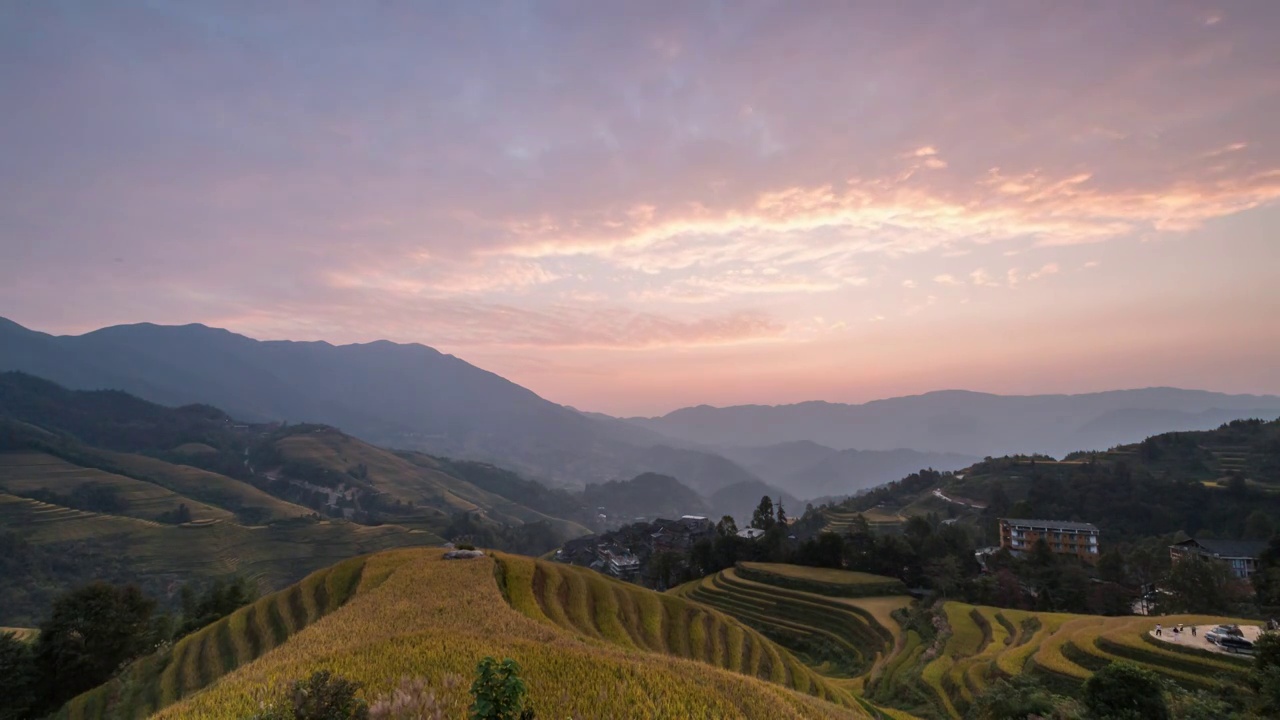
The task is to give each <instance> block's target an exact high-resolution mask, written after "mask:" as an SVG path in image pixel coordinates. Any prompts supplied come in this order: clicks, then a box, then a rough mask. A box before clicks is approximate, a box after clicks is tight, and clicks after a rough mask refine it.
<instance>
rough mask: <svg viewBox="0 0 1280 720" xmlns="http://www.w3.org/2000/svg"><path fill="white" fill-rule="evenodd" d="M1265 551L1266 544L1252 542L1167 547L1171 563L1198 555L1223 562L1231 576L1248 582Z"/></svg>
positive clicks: (1185, 543)
mask: <svg viewBox="0 0 1280 720" xmlns="http://www.w3.org/2000/svg"><path fill="white" fill-rule="evenodd" d="M1266 549H1267V543H1265V542H1262V541H1254V540H1196V539H1195V538H1192V539H1190V540H1183V541H1182V542H1180V543H1178V544H1176V545H1170V546H1169V558H1170V559H1171V560H1172V561H1173V562H1178V561H1179V560H1181V559H1183V558H1185V557H1187V556H1189V555H1199V556H1200V557H1203V558H1210V559H1213V560H1218V561H1220V562H1224V563H1226V564H1227V566H1228V567H1230V568H1231V572H1232V574H1234V575H1235V576H1236V577H1238V578H1240V579H1242V580H1248V579H1249V578H1250V577H1252V576H1253V573H1254V572H1256V571H1257V570H1258V556H1259V555H1261V554H1262V551H1263V550H1266Z"/></svg>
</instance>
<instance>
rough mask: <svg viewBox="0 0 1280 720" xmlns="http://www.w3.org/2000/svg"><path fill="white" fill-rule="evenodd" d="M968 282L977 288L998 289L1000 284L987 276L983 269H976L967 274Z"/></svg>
mask: <svg viewBox="0 0 1280 720" xmlns="http://www.w3.org/2000/svg"><path fill="white" fill-rule="evenodd" d="M969 280H970V281H971V282H973V284H974V285H977V286H979V287H1000V283H999V282H997V281H996V280H995V279H994V278H992V277H991V276H990V275H988V274H987V271H986V270H985V269H983V268H978V269H977V270H974V271H973V272H971V273H969Z"/></svg>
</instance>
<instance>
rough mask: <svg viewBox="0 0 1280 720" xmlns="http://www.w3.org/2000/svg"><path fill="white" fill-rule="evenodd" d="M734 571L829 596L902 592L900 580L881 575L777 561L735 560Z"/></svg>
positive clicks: (754, 578)
mask: <svg viewBox="0 0 1280 720" xmlns="http://www.w3.org/2000/svg"><path fill="white" fill-rule="evenodd" d="M734 572H735V573H736V575H738V576H740V577H742V578H743V579H746V580H751V581H754V582H759V583H763V584H766V585H774V586H777V587H780V588H788V589H791V590H799V591H802V592H808V593H814V594H817V595H830V596H832V597H872V596H878V595H897V594H902V593H905V592H906V586H905V585H903V584H902V581H901V580H898V579H896V578H891V577H885V576H883V575H872V574H870V573H861V572H850V571H848V570H832V569H830V568H813V567H804V566H802V565H785V564H781V563H756V562H743V563H738V565H737V567H736V568H735V570H734Z"/></svg>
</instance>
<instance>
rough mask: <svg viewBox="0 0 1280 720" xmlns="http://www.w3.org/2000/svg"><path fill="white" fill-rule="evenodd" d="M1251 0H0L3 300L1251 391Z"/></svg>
mask: <svg viewBox="0 0 1280 720" xmlns="http://www.w3.org/2000/svg"><path fill="white" fill-rule="evenodd" d="M1278 30H1280V3H1277V2H1275V1H1274V0H1230V1H1227V0H1223V1H1221V2H1216V3H1214V2H1205V3H1202V2H1190V1H1185V0H1126V2H1111V1H1103V0H1096V1H1094V0H1082V1H1081V2H1069V3H1067V2H1055V1H1050V0H1008V1H1007V2H997V1H989V2H986V1H981V0H964V1H961V0H956V1H951V0H937V1H934V2H923V1H917V0H903V2H894V3H882V2H834V1H830V2H828V1H825V0H815V1H814V2H806V3H786V2H777V3H774V2H754V1H751V0H735V1H734V2H727V1H726V2H705V3H701V2H691V1H686V0H681V1H679V2H646V3H623V2H599V1H595V0H593V1H583V2H554V1H546V2H487V1H486V2H446V3H438V4H432V3H426V2H409V1H408V0H383V1H382V2H360V3H352V2H292V1H289V0H275V1H273V2H261V1H260V0H253V1H251V2H235V1H226V0H220V1H218V2H167V1H161V0H151V1H148V2H136V1H130V0H118V1H113V2H109V3H106V2H99V1H97V0H86V1H85V2H66V1H63V0H46V1H42V2H9V3H0V108H3V110H2V111H0V316H4V317H8V318H10V319H12V320H14V321H16V322H19V323H22V324H24V325H26V326H28V327H31V328H33V329H37V330H42V331H45V332H52V333H56V334H77V333H81V332H85V331H89V330H92V329H95V328H98V327H102V326H105V325H113V324H120V323H131V322H142V321H149V322H156V323H164V324H185V323H191V322H200V323H204V324H207V325H212V326H217V327H225V328H228V329H231V330H234V331H236V332H240V333H244V334H246V335H249V336H251V337H255V338H260V339H292V340H327V341H330V342H333V343H350V342H368V341H373V340H377V339H389V340H393V341H397V342H420V343H424V344H427V345H430V346H432V347H435V348H437V349H440V350H441V351H444V352H449V353H453V354H455V355H458V356H459V357H462V358H464V359H466V360H468V361H470V362H472V363H474V364H476V365H479V366H481V367H483V368H486V369H488V370H492V371H494V372H497V373H499V374H501V375H503V376H505V377H507V378H509V379H511V380H513V381H515V382H518V383H520V384H522V385H525V386H526V387H529V388H530V389H532V390H534V391H536V392H538V393H539V394H541V395H543V396H544V397H547V398H549V399H551V400H554V401H557V402H561V403H565V404H569V405H573V406H575V407H579V408H582V409H586V410H597V411H602V412H609V413H614V414H620V415H652V414H659V413H663V412H667V411H670V410H672V409H675V408H678V407H683V406H688V405H695V404H702V403H707V404H713V405H730V404H741V403H765V404H775V403H787V402H797V401H804V400H828V401H843V402H862V401H866V400H870V399H875V398H881V397H889V396H894V395H903V394H914V393H920V392H926V391H929V390H935V389H943V388H965V389H972V390H982V391H989V392H999V393H1041V392H1086V391H1097V390H1105V389H1114V388H1124V387H1146V386H1155V385H1172V386H1179V387H1192V388H1203V389H1211V390H1219V391H1227V392H1252V393H1280V121H1277V118H1280V45H1277V44H1276V41H1275V37H1276V33H1277V31H1278Z"/></svg>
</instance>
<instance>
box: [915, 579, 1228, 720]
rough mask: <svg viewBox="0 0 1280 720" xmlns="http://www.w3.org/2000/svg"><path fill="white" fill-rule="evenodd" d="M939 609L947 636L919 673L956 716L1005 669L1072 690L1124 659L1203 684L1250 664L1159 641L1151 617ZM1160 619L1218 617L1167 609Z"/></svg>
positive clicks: (1191, 683)
mask: <svg viewBox="0 0 1280 720" xmlns="http://www.w3.org/2000/svg"><path fill="white" fill-rule="evenodd" d="M944 611H945V613H946V615H947V621H948V624H949V625H950V627H951V636H950V637H949V638H948V639H947V642H946V645H945V647H944V649H943V652H942V653H941V654H940V655H939V656H938V657H937V658H935V659H934V660H932V661H931V662H929V663H928V664H927V665H925V666H924V668H923V670H922V672H921V678H922V680H923V681H924V683H925V684H926V685H927V686H928V687H929V689H930V690H931V691H932V692H933V693H934V695H935V696H936V698H937V703H938V705H939V706H940V707H941V708H943V709H944V710H945V714H946V715H947V716H949V717H961V716H962V715H963V712H964V710H965V709H966V708H967V707H968V705H969V703H970V702H972V700H973V698H974V696H975V695H976V694H978V693H981V692H982V691H983V690H985V689H986V687H987V686H988V685H989V684H990V683H991V682H992V681H994V680H995V679H996V678H998V677H1002V676H1012V675H1018V674H1021V673H1036V674H1040V675H1041V676H1043V677H1045V678H1046V679H1047V680H1049V681H1050V682H1051V684H1054V685H1056V686H1058V687H1061V688H1066V689H1068V690H1069V689H1070V688H1071V687H1073V686H1074V685H1076V684H1078V683H1080V682H1083V681H1084V680H1086V679H1088V677H1089V676H1090V675H1091V674H1092V673H1093V671H1095V670H1097V669H1099V668H1101V667H1104V666H1106V665H1108V664H1110V663H1112V662H1115V661H1117V660H1124V661H1128V662H1132V663H1136V664H1138V665H1142V666H1145V667H1146V668H1147V669H1149V670H1152V671H1154V672H1156V673H1159V674H1161V675H1163V676H1165V677H1167V678H1169V679H1171V680H1173V681H1175V682H1177V683H1178V684H1180V685H1183V686H1184V687H1187V688H1191V689H1197V688H1201V689H1203V688H1212V687H1215V686H1217V685H1219V684H1220V683H1221V680H1220V679H1219V678H1220V677H1222V676H1225V677H1232V676H1235V677H1242V676H1243V674H1244V673H1245V672H1247V671H1248V667H1249V663H1248V661H1247V660H1244V659H1241V658H1234V657H1222V656H1217V657H1215V656H1213V655H1211V654H1209V653H1203V652H1196V651H1194V650H1192V649H1190V648H1186V649H1184V650H1177V649H1170V648H1168V647H1164V646H1162V645H1163V644H1160V643H1158V641H1154V640H1153V639H1152V638H1149V637H1148V636H1147V632H1148V631H1149V630H1150V629H1151V627H1152V626H1153V625H1154V623H1155V620H1153V619H1152V618H1146V617H1101V616H1088V615H1065V614H1056V613H1029V612H1022V611H1018V610H1002V609H998V608H990V607H982V606H972V605H965V604H962V603H953V602H949V603H946V605H945V606H944ZM1160 621H1161V622H1165V623H1169V624H1173V623H1178V622H1182V623H1190V622H1192V621H1199V622H1210V621H1213V622H1222V619H1220V618H1218V619H1213V618H1204V617H1196V616H1169V617H1162V618H1160Z"/></svg>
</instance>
